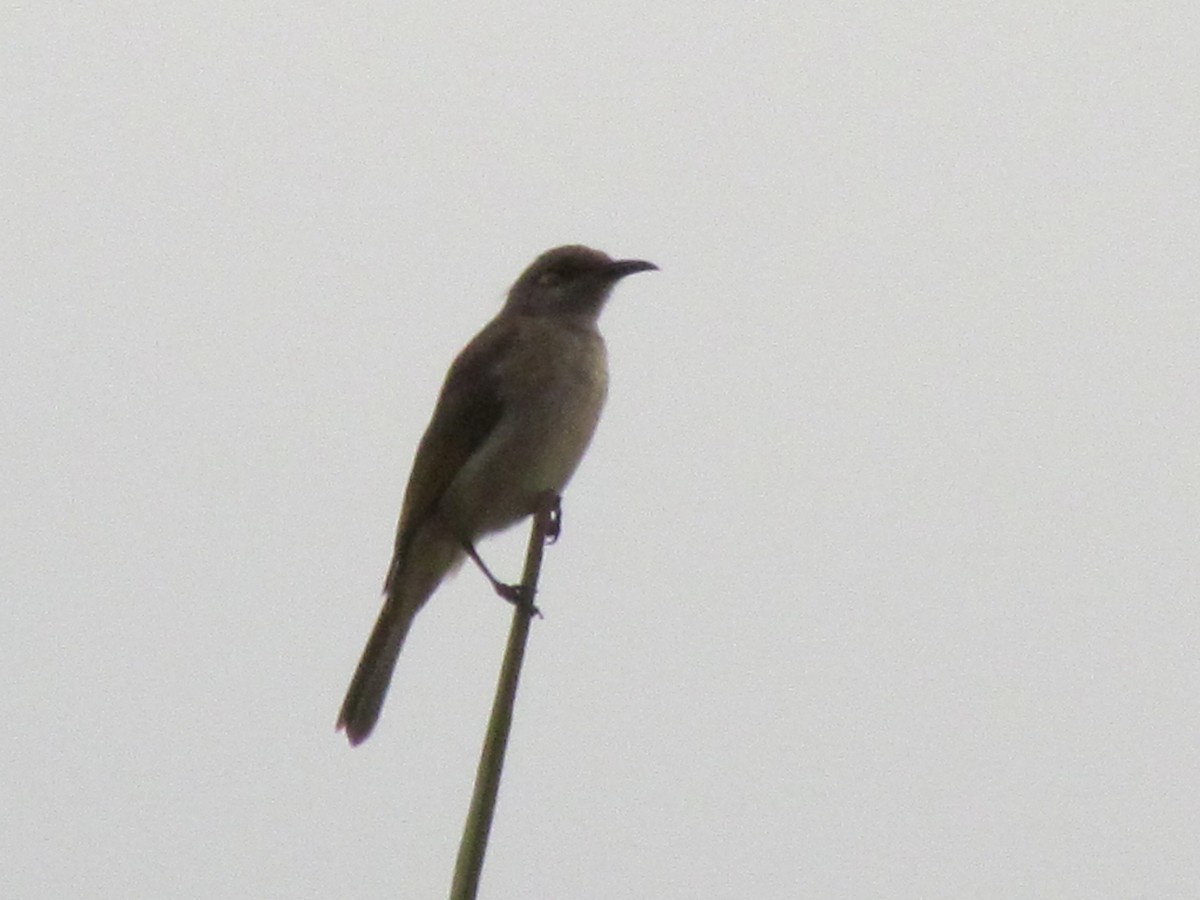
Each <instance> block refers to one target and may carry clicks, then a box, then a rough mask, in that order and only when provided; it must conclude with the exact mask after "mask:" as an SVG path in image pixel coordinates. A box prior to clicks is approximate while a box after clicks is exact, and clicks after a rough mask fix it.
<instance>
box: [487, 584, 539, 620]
mask: <svg viewBox="0 0 1200 900" xmlns="http://www.w3.org/2000/svg"><path fill="white" fill-rule="evenodd" d="M496 593H497V594H499V595H500V596H501V597H502V598H504V599H505V600H507V601H508V602H509V603H511V604H512V605H513V606H519V607H521V608H522V609H525V610H527V611H528V612H529V614H530V615H531V616H537V617H538V618H539V619H541V618H543V616H542V611H541V610H540V609H538V608H537V607H536V606H535V605H534V603H533V595H534V592H533V591H527V590H526V589H525V586H524V585H521V584H504V583H503V582H497V583H496Z"/></svg>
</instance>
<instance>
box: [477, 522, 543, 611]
mask: <svg viewBox="0 0 1200 900" xmlns="http://www.w3.org/2000/svg"><path fill="white" fill-rule="evenodd" d="M462 548H463V550H465V551H466V552H467V556H469V557H471V562H473V563H475V565H477V566H478V567H479V571H480V572H482V573H483V574H484V576H485V577H486V578H487V580H488V581H490V582H491V584H492V588H493V590H495V592H496V593H497V594H499V595H500V596H501V597H503V598H504V599H505V600H507V601H508V602H509V603H512V604H514V605H515V604H518V603H519V604H526V603H528V604H529V606H530V608H531V610H530V611H531V612H532V613H533V614H534V615H535V616H538V617H539V618H540V617H541V615H542V612H541V610H539V609H538V608H537V607H536V606H534V605H533V598H532V597H529V598H526V596H525V590H524V588H523V587H522V586H521V585H519V584H505V583H504V582H503V581H501V580H500V579H499V578H497V577H496V576H495V575H493V574H492V570H491V569H489V568H488V567H487V563H485V562H484V561H483V560H482V559H481V558H480V556H479V551H477V550H476V549H475V545H474V544H472V543H471V542H470V541H463V542H462Z"/></svg>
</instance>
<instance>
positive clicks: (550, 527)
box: [537, 491, 562, 544]
mask: <svg viewBox="0 0 1200 900" xmlns="http://www.w3.org/2000/svg"><path fill="white" fill-rule="evenodd" d="M537 515H539V516H542V517H544V518H543V519H542V533H543V534H544V535H546V543H547V544H553V543H554V542H555V541H557V540H558V536H559V535H560V534H562V497H560V496H559V495H558V494H557V493H556V492H554V491H546V493H544V494H543V495H542V497H541V499H540V500H539V502H538V511H537Z"/></svg>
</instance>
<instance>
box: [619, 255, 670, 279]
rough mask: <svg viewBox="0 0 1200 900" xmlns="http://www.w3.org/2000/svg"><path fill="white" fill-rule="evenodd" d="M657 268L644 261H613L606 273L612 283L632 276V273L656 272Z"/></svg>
mask: <svg viewBox="0 0 1200 900" xmlns="http://www.w3.org/2000/svg"><path fill="white" fill-rule="evenodd" d="M657 271H658V266H656V265H655V264H654V263H652V262H646V260H644V259H614V260H613V261H612V262H611V263H609V264H608V273H609V276H610V277H611V278H612V280H613V281H616V280H617V279H618V278H624V277H625V276H626V275H632V274H633V273H634V272H657Z"/></svg>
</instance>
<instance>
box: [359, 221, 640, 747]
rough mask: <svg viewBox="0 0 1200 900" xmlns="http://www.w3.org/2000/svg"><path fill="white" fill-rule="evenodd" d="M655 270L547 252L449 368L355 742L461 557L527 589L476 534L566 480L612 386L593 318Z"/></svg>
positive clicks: (582, 252)
mask: <svg viewBox="0 0 1200 900" xmlns="http://www.w3.org/2000/svg"><path fill="white" fill-rule="evenodd" d="M657 268H658V266H656V265H654V264H653V263H651V262H647V261H645V260H641V259H613V258H611V257H610V256H608V255H607V254H606V253H603V252H601V251H599V250H593V249H591V248H589V247H585V246H582V245H578V244H572V245H567V246H562V247H556V248H554V249H551V250H547V251H546V252H545V253H542V254H541V255H540V256H538V257H537V259H535V260H534V261H533V262H532V263H531V264H530V265H529V267H528V268H526V269H525V271H524V272H522V273H521V275H520V276H519V277H518V278H517V280H516V281H515V282H514V283H513V285H512V287H511V289H510V290H509V292H508V296H507V299H506V300H505V302H504V304H503V306H502V307H501V309H500V311H499V313H497V314H496V316H495V317H494V318H493V319H492V320H491V321H490V322H489V323H488V324H487V325H485V326H484V328H483V329H482V330H481V331H480V332H479V333H478V334H477V335H476V336H475V337H474V338H473V339H472V340H471V341H470V343H468V344H467V346H466V347H464V348H463V350H462V351H461V352H460V353H459V354H458V356H457V358H456V359H455V360H454V362H453V364H452V365H451V366H450V370H449V372H448V373H447V375H446V379H445V381H444V383H443V385H442V388H441V392H440V393H439V395H438V399H437V403H436V405H435V407H434V411H433V416H432V418H431V419H430V422H429V425H428V427H427V428H426V430H425V433H424V436H423V437H422V438H421V440H420V443H419V444H418V446H417V451H416V456H415V458H414V460H413V465H412V472H411V474H410V475H409V479H408V486H407V488H406V489H405V492H404V500H403V503H402V504H401V510H400V520H399V523H398V524H397V526H396V541H395V547H394V550H393V554H392V560H391V564H390V565H389V567H388V570H387V577H386V579H385V580H384V586H383V609H382V610H381V611H380V613H379V618H378V619H377V620H376V622H375V626H374V628H373V629H372V631H371V635H370V637H369V638H368V640H367V645H366V647H365V649H364V650H363V653H362V657H361V659H360V660H359V663H358V666H357V668H356V669H355V672H354V677H353V678H352V680H351V682H350V687H349V689H348V690H347V692H346V698H345V700H344V702H343V703H342V708H341V711H340V713H339V714H338V720H337V728H338V729H339V730H344V731H345V734H346V737H347V738H348V739H349V741H350V744H351V746H355V745H357V744H360V743H362V742H363V741H364V740H366V739H367V737H368V736H369V735H370V734H371V731H372V730H373V729H374V727H375V724H376V722H377V721H378V719H379V714H380V711H381V710H382V708H383V702H384V699H385V697H386V695H387V691H388V686H389V684H390V682H391V679H392V673H393V671H394V669H395V667H396V660H397V658H398V657H399V654H400V650H401V647H402V646H403V644H404V640H405V637H406V636H407V635H408V631H409V627H410V626H411V624H412V621H413V618H414V616H416V614H417V613H418V612H419V611H420V609H421V608H422V607H423V606H424V605H425V603H426V601H427V600H428V599H429V597H430V596H431V595H432V594H433V593H434V591H435V590H436V589H437V587H438V585H439V584H440V583H441V581H442V580H443V579H444V578H445V577H446V576H447V575H448V574H450V573H451V572H453V571H455V570H456V569H457V568H458V567H459V566H460V565H461V564H462V562H463V560H464V559H466V558H468V557H469V558H470V559H472V560H474V561H475V562H476V564H477V565H478V566H479V568H480V569H481V571H483V573H484V574H485V576H486V577H487V578H488V580H489V581H490V582H491V584H492V585H493V587H494V588H495V589H496V590H497V591H498V592H499V593H500V594H501V595H502V596H505V597H506V598H508V599H510V600H514V601H516V600H518V599H519V597H518V593H519V589H518V588H516V587H512V586H508V585H504V584H503V583H501V582H500V581H499V580H498V579H496V578H495V577H494V576H493V575H492V574H491V572H490V570H488V568H487V566H485V565H484V563H483V560H482V559H480V557H479V554H478V553H477V551H476V549H475V544H476V542H477V541H478V540H479V539H480V538H481V537H483V536H485V535H488V534H492V533H495V532H498V531H502V530H504V529H506V528H508V527H510V526H512V525H514V524H516V523H517V522H519V521H521V520H522V519H524V518H526V517H527V516H530V515H532V514H533V513H534V512H535V511H536V510H537V508H538V505H539V503H541V502H543V498H545V497H547V496H551V495H553V496H554V497H557V496H558V495H560V494H561V492H562V490H563V489H564V488H565V487H566V485H567V482H568V481H570V479H571V476H572V475H573V474H574V473H575V470H576V468H577V467H578V465H579V463H580V460H581V459H582V458H583V455H584V453H585V451H586V450H587V448H588V444H589V443H590V442H591V439H592V435H593V433H594V432H595V430H596V425H597V423H598V422H599V419H600V412H601V409H602V407H603V405H604V400H605V396H606V394H607V391H608V364H607V354H606V350H605V345H604V339H603V337H602V336H601V334H600V331H599V328H598V327H597V319H598V318H599V315H600V313H601V311H602V310H603V308H604V306H605V303H606V301H607V300H608V298H609V295H610V294H611V292H612V290H613V287H614V286H615V285H616V284H617V282H619V281H620V280H621V279H622V278H624V277H625V276H627V275H632V274H634V273H635V272H645V271H651V270H656V269H657Z"/></svg>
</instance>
